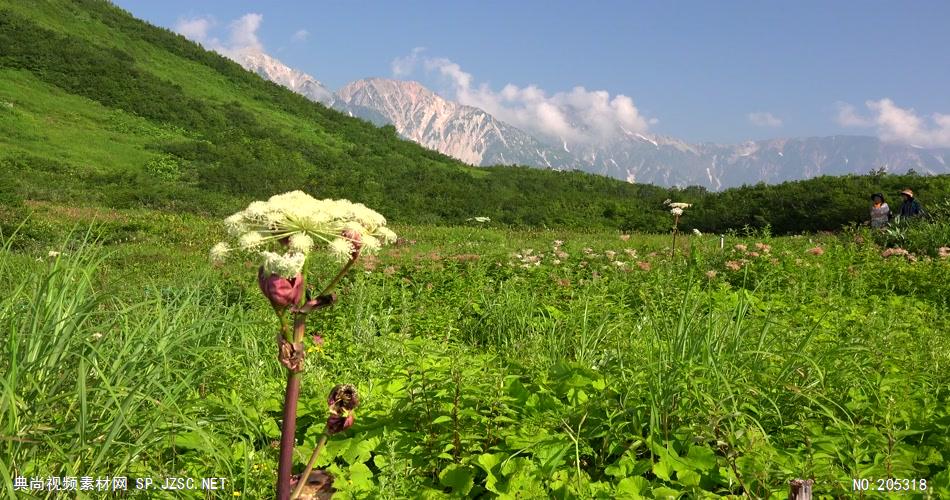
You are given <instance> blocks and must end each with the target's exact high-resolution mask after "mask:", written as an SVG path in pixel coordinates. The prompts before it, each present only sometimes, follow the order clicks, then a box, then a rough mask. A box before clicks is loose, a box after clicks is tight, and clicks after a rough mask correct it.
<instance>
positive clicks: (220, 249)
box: [210, 241, 231, 262]
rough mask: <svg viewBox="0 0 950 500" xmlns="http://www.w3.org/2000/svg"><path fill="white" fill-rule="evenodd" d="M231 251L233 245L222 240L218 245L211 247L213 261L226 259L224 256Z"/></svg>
mask: <svg viewBox="0 0 950 500" xmlns="http://www.w3.org/2000/svg"><path fill="white" fill-rule="evenodd" d="M230 251H231V247H229V246H228V244H227V243H225V242H223V241H222V242H221V243H218V244H217V245H215V246H213V247H211V252H210V255H211V262H221V261H223V260H224V257H225V256H226V255H227V254H228V252H230Z"/></svg>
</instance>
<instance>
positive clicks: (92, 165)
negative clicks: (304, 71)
mask: <svg viewBox="0 0 950 500" xmlns="http://www.w3.org/2000/svg"><path fill="white" fill-rule="evenodd" d="M0 46H2V47H3V50H2V52H0V100H2V101H3V107H2V109H0V148H2V149H0V151H2V153H0V162H2V165H3V166H4V167H6V168H5V170H6V171H7V174H8V176H7V177H8V178H7V179H6V181H7V182H9V183H12V185H13V187H14V189H13V191H14V192H15V193H16V196H17V197H18V198H28V199H44V200H55V201H68V202H71V203H94V204H105V205H109V206H115V207H124V206H137V205H142V204H144V205H147V206H151V207H156V208H171V209H187V210H195V211H210V212H223V211H226V210H228V209H231V208H233V206H236V205H237V202H238V201H239V200H240V201H246V200H247V199H251V198H254V197H261V196H265V195H269V194H272V193H274V192H278V191H285V190H288V189H297V188H304V189H305V190H307V191H308V192H311V193H313V194H314V195H316V196H327V197H330V196H332V197H346V198H352V199H359V200H361V201H363V202H365V203H367V204H372V205H373V206H377V207H380V208H382V209H384V210H385V211H386V212H387V213H389V214H392V215H391V217H392V218H394V219H396V220H401V221H406V222H424V221H429V222H440V221H457V220H460V219H464V218H467V217H472V216H477V215H486V214H487V215H494V216H495V217H497V218H499V219H502V220H503V221H505V222H510V223H525V224H531V223H539V222H548V223H554V224H580V223H582V222H584V221H587V220H591V219H594V218H597V219H602V218H603V214H604V212H605V211H608V212H609V208H610V206H611V205H612V203H611V200H613V201H619V200H627V202H628V203H629V200H630V199H642V198H651V199H653V201H655V200H662V199H663V196H665V191H664V190H660V189H657V188H652V187H646V186H631V185H627V184H624V183H620V182H617V181H612V180H608V179H603V178H598V177H596V176H592V175H586V174H579V173H553V172H541V171H536V170H530V169H509V168H504V169H476V168H473V167H469V166H465V165H463V164H461V163H459V162H457V161H455V160H453V159H451V158H448V157H446V156H444V155H441V154H439V153H436V152H433V151H430V150H426V149H424V148H422V147H420V146H418V145H416V144H414V143H411V142H408V141H404V140H400V139H399V138H397V136H396V134H395V130H394V129H393V128H392V127H384V128H377V127H375V126H373V125H370V124H368V123H366V122H363V121H361V120H357V119H353V118H350V117H347V116H344V115H342V114H340V113H338V112H336V111H333V110H330V109H327V108H325V107H324V106H322V105H320V104H316V103H313V102H310V101H308V100H306V99H305V98H303V97H301V96H299V95H296V94H294V93H292V92H290V91H288V90H286V89H283V88H281V87H279V86H277V85H274V84H272V83H269V82H266V81H264V80H263V79H261V78H259V77H257V76H256V75H254V74H252V73H249V72H247V71H244V70H243V69H242V68H241V67H240V66H238V65H237V64H235V63H234V62H232V61H230V60H228V59H226V58H224V57H222V56H219V55H217V54H215V53H211V52H207V51H205V50H203V49H201V48H200V47H199V46H198V45H196V44H194V43H192V42H190V41H188V40H186V39H185V38H183V37H181V36H178V35H176V34H174V33H171V32H169V31H168V30H165V29H161V28H157V27H154V26H151V25H149V24H147V23H144V22H142V21H139V20H136V19H134V18H132V17H131V16H130V15H128V14H127V13H125V12H123V11H121V10H119V9H117V8H115V7H113V6H111V5H110V4H108V3H106V2H99V1H81V2H74V3H66V2H51V1H44V2H36V3H29V4H25V3H20V2H12V3H11V2H2V3H0ZM13 171H16V175H12V172H13ZM552 195H553V196H552ZM225 206H226V207H227V208H224V207H225ZM536 213H544V214H554V213H559V214H561V215H560V216H557V217H554V218H550V219H548V220H537V217H536V216H534V215H533V214H536ZM619 215H621V214H617V216H618V218H617V220H615V221H613V223H619V222H620V219H619ZM610 222H611V221H607V223H610Z"/></svg>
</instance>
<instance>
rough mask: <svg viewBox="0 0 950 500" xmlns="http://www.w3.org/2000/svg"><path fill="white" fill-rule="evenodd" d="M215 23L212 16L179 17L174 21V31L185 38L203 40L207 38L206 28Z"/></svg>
mask: <svg viewBox="0 0 950 500" xmlns="http://www.w3.org/2000/svg"><path fill="white" fill-rule="evenodd" d="M216 24H217V23H216V22H215V20H214V18H212V17H193V18H179V19H178V22H176V23H175V31H176V32H177V33H179V34H181V35H183V36H184V37H185V38H188V39H191V40H195V41H203V40H207V39H208V30H210V29H211V28H212V27H214V26H215V25H216Z"/></svg>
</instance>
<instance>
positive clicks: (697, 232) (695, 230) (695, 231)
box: [693, 228, 703, 236]
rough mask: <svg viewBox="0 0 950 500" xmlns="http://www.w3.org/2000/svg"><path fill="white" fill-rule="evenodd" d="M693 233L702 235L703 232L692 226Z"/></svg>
mask: <svg viewBox="0 0 950 500" xmlns="http://www.w3.org/2000/svg"><path fill="white" fill-rule="evenodd" d="M693 234H695V235H696V236H702V235H703V232H702V231H700V230H699V229H696V228H693Z"/></svg>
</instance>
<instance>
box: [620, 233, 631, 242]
mask: <svg viewBox="0 0 950 500" xmlns="http://www.w3.org/2000/svg"><path fill="white" fill-rule="evenodd" d="M629 239H630V235H629V234H621V235H620V240H621V241H627V240H629Z"/></svg>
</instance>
